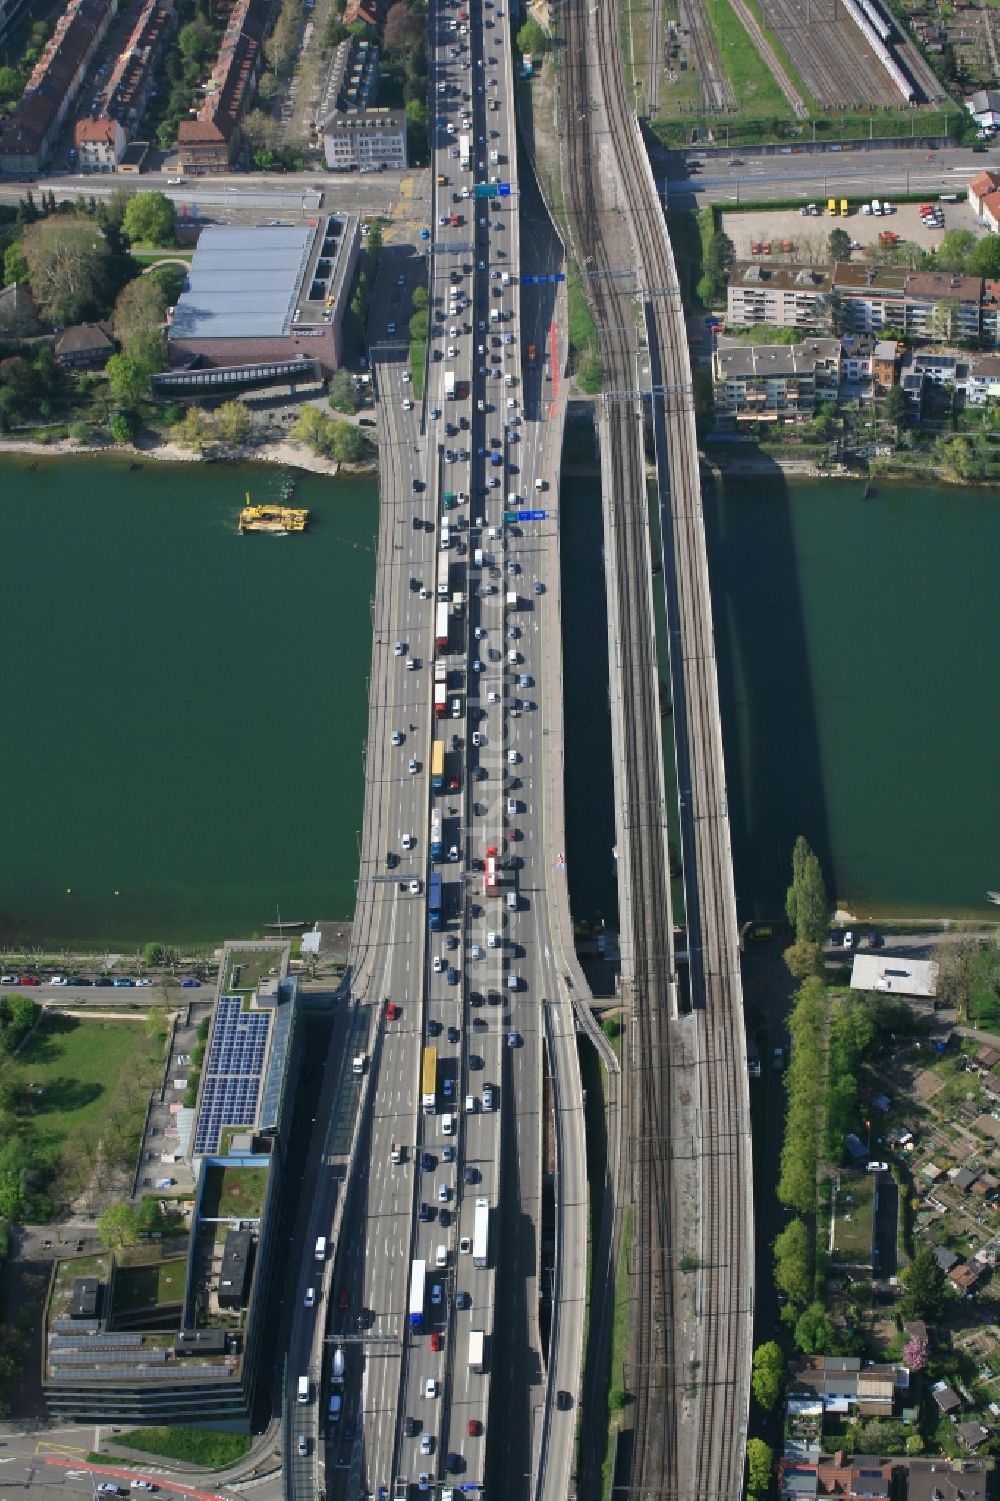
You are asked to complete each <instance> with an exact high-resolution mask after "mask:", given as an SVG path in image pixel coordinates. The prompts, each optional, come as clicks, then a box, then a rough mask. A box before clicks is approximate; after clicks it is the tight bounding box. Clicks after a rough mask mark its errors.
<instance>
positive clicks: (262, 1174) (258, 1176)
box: [201, 1167, 267, 1240]
mask: <svg viewBox="0 0 1000 1501" xmlns="http://www.w3.org/2000/svg"><path fill="white" fill-rule="evenodd" d="M266 1189H267V1168H266V1167H227V1168H218V1167H213V1168H209V1169H208V1170H207V1172H206V1177H205V1188H204V1192H203V1194H202V1200H201V1214H202V1218H203V1219H210V1220H211V1219H217V1218H219V1217H225V1216H226V1215H231V1216H232V1217H233V1218H238V1219H254V1218H256V1216H257V1215H259V1214H260V1212H261V1209H262V1208H263V1205H264V1194H265V1191H266ZM211 1228H212V1229H213V1230H214V1231H215V1238H216V1239H217V1240H224V1239H225V1237H226V1235H227V1233H228V1231H229V1230H230V1228H231V1227H230V1226H229V1225H214V1226H212V1227H211Z"/></svg>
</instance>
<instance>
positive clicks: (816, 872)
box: [785, 834, 830, 943]
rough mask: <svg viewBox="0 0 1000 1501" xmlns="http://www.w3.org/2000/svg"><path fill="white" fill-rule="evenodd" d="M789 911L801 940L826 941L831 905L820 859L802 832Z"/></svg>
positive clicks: (794, 855) (795, 853)
mask: <svg viewBox="0 0 1000 1501" xmlns="http://www.w3.org/2000/svg"><path fill="white" fill-rule="evenodd" d="M785 913H786V915H787V917H788V921H789V922H790V923H791V924H792V927H793V928H794V929H795V936H796V938H797V939H798V940H799V941H800V942H802V941H805V942H809V943H823V942H824V941H825V939H826V933H827V925H828V923H829V919H830V904H829V901H828V899H827V894H826V886H825V884H824V881H823V872H822V870H821V868H820V863H819V860H818V859H817V857H816V855H814V854H813V852H812V850H811V849H810V848H809V843H808V840H806V839H805V837H804V836H803V835H802V834H800V835H799V837H798V839H796V841H795V848H794V849H793V851H792V884H791V885H790V886H789V888H788V892H787V894H786V896H785Z"/></svg>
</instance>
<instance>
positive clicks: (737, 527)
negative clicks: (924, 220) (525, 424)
mask: <svg viewBox="0 0 1000 1501" xmlns="http://www.w3.org/2000/svg"><path fill="white" fill-rule="evenodd" d="M0 474H2V478H0V508H2V513H3V514H2V524H3V528H4V537H5V544H6V545H5V548H4V555H5V558H6V561H7V567H6V569H5V582H6V586H7V587H6V598H5V606H6V608H5V611H4V628H3V662H4V671H3V686H4V707H5V711H6V713H5V729H4V733H3V735H2V737H0V777H2V781H0V786H2V789H3V790H2V801H0V839H2V844H0V848H2V851H3V859H2V861H0V943H2V944H10V943H12V942H18V943H20V942H38V943H40V942H43V941H44V942H47V943H54V942H66V943H76V944H84V943H94V944H100V945H104V944H112V945H114V944H122V945H125V944H131V943H135V942H142V941H145V940H147V939H151V938H155V939H161V940H164V941H167V940H169V941H175V942H184V941H188V942H194V941H212V940H218V939H219V938H222V937H225V936H240V935H243V934H247V933H250V932H253V931H255V930H259V929H260V928H261V925H262V924H263V923H264V922H267V921H271V920H273V919H274V915H275V909H276V908H280V911H281V915H282V917H283V918H285V919H286V920H297V919H305V920H312V919H313V918H315V917H320V916H322V917H331V918H336V917H345V916H349V915H350V913H351V911H352V908H353V900H354V876H355V872H356V864H357V852H356V831H357V828H358V825H359V822H360V817H361V803H362V764H361V750H362V743H363V739H364V734H365V724H366V714H367V686H366V684H367V674H368V671H369V663H370V652H371V626H370V614H369V600H370V597H371V593H372V589H373V584H374V561H375V560H374V553H373V544H374V534H375V527H376V520H377V512H376V507H377V496H376V486H375V481H374V479H373V478H369V477H366V478H364V479H361V480H354V479H337V480H335V481H331V480H327V479H323V478H319V477H314V476H309V475H302V476H299V478H298V481H297V487H296V498H297V500H298V501H299V502H300V503H302V504H305V505H308V506H309V507H310V508H311V509H312V511H313V518H314V521H313V526H312V529H311V531H310V532H309V534H308V535H307V536H305V537H301V538H296V537H288V538H282V539H278V538H268V537H244V538H240V537H238V536H237V535H236V533H235V530H234V523H235V517H236V512H237V510H238V508H239V505H240V503H241V500H242V497H243V493H244V490H246V489H248V488H250V489H252V490H253V493H254V497H255V498H256V499H265V498H274V497H275V496H276V493H277V491H278V488H279V476H278V475H277V473H276V472H273V471H270V470H259V469H258V470H251V469H242V468H238V467H234V466H221V465H207V464H197V465H190V466H188V465H167V464H155V463H152V462H150V463H147V464H144V465H143V466H142V467H141V468H139V469H138V470H130V469H129V468H128V466H127V464H125V463H117V462H108V461H106V460H84V461H75V462H72V463H70V462H68V461H66V462H63V461H55V460H53V461H44V462H42V463H39V464H38V465H36V466H32V465H29V464H28V463H25V462H22V461H18V460H13V461H5V462H4V464H3V468H2V471H0ZM998 500H1000V497H998V496H996V495H993V494H987V493H983V492H975V491H963V490H952V489H948V490H944V489H935V488H931V487H926V488H913V487H889V486H884V487H882V488H881V489H880V490H879V491H878V492H877V493H876V495H875V496H874V497H873V498H871V499H869V500H867V501H865V500H863V499H862V492H861V488H860V486H857V485H853V484H843V483H834V482H829V483H795V484H793V485H789V486H787V487H786V486H785V484H784V483H783V482H782V481H781V480H780V479H775V480H774V481H761V480H759V479H754V480H752V481H749V480H737V479H733V480H731V481H730V482H729V483H728V485H727V487H726V489H725V491H724V492H723V493H719V494H714V495H710V496H709V497H708V498H707V501H706V519H707V526H708V534H709V543H710V557H711V570H712V581H713V596H714V600H715V610H716V621H717V633H718V653H719V663H720V685H721V693H722V708H723V723H724V726H725V735H726V748H727V763H728V779H729V806H730V812H731V815H732V825H733V842H734V855H735V861H736V884H737V892H738V897H739V903H740V913H741V916H742V917H750V916H758V917H773V916H775V915H776V914H779V913H780V910H781V905H782V894H783V891H784V886H785V883H786V880H787V869H788V860H789V854H790V849H791V844H792V841H793V840H794V837H795V835H796V834H797V833H798V832H800V831H801V832H803V833H805V834H806V835H807V836H808V837H809V839H810V841H811V843H812V844H813V845H814V847H815V848H816V849H817V850H818V851H819V852H820V854H821V856H822V858H823V861H824V865H825V867H826V869H827V871H828V873H829V876H830V880H831V886H834V887H835V889H836V892H837V895H838V897H839V899H840V900H841V901H842V902H843V903H844V904H846V905H847V906H849V907H850V908H851V910H853V911H857V912H861V913H864V912H867V911H874V912H880V913H889V912H892V913H912V914H918V915H924V914H937V913H943V912H948V913H962V914H977V913H978V914H980V915H983V916H987V915H990V909H989V908H987V907H986V906H985V903H984V901H983V895H984V892H985V890H986V888H987V887H997V886H1000V847H998V840H997V831H998V828H1000V787H998V778H997V775H996V770H995V763H996V752H995V737H996V735H997V732H998V729H1000V725H998V717H1000V708H998V703H997V695H996V693H995V691H994V689H993V686H992V681H991V676H992V675H991V670H990V667H989V663H990V661H991V660H992V655H993V647H994V642H995V640H996V636H997V613H998V612H997V605H996V592H997V591H996V584H995V580H994V573H995V559H996V558H997V557H998V556H1000V504H998ZM561 509H562V526H563V538H564V540H563V575H564V585H565V589H566V593H565V600H564V620H565V628H566V633H567V643H566V645H567V652H566V672H565V683H564V691H565V693H566V699H567V722H568V728H569V735H568V746H567V796H568V805H569V807H568V829H567V848H566V855H567V860H568V863H569V870H570V881H571V890H572V900H573V909H574V912H575V914H577V915H578V916H581V917H585V918H588V919H591V920H594V919H598V920H599V919H600V918H604V919H605V920H607V921H608V923H609V925H613V922H614V918H615V907H616V897H615V884H614V864H613V860H612V857H611V847H612V845H613V843H614V837H615V833H614V819H613V816H612V808H611V792H610V775H611V769H610V727H609V720H608V713H607V648H606V634H605V632H606V625H605V620H604V611H603V602H601V603H600V604H599V605H598V604H595V601H596V600H599V599H600V594H601V590H602V580H603V563H602V557H601V540H602V535H601V520H600V498H599V490H598V486H597V483H596V481H595V480H589V479H586V478H583V479H580V478H573V479H569V480H567V482H566V484H565V486H564V489H563V494H562V498H561ZM658 584H659V581H658ZM670 725H671V721H670V720H669V719H666V720H664V728H665V730H667V731H669V728H670Z"/></svg>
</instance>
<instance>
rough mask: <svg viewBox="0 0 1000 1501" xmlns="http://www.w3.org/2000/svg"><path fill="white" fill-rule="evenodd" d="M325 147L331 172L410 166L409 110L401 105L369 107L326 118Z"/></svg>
mask: <svg viewBox="0 0 1000 1501" xmlns="http://www.w3.org/2000/svg"><path fill="white" fill-rule="evenodd" d="M323 149H324V152H325V154H326V164H327V166H328V167H329V168H330V170H331V172H353V171H355V170H358V171H361V172H371V171H378V170H380V169H381V168H383V167H396V168H399V169H402V168H404V167H405V166H406V113H405V111H404V110H401V109H365V110H358V111H352V112H350V113H348V114H341V113H340V112H339V111H334V113H333V114H332V115H330V116H328V117H327V119H326V120H325V121H324V122H323Z"/></svg>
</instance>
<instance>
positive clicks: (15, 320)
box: [0, 281, 41, 339]
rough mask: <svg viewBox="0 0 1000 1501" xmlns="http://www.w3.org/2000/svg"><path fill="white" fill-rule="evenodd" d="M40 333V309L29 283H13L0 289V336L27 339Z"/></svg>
mask: <svg viewBox="0 0 1000 1501" xmlns="http://www.w3.org/2000/svg"><path fill="white" fill-rule="evenodd" d="M40 331H41V325H40V323H39V321H38V308H37V307H36V306H35V299H34V298H33V297H32V295H31V288H30V287H29V286H28V283H27V282H20V281H12V282H11V283H10V285H9V286H6V287H3V288H2V289H0V334H12V335H13V336H14V337H16V338H21V339H26V338H29V337H30V336H31V335H32V334H37V333H39V332H40Z"/></svg>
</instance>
